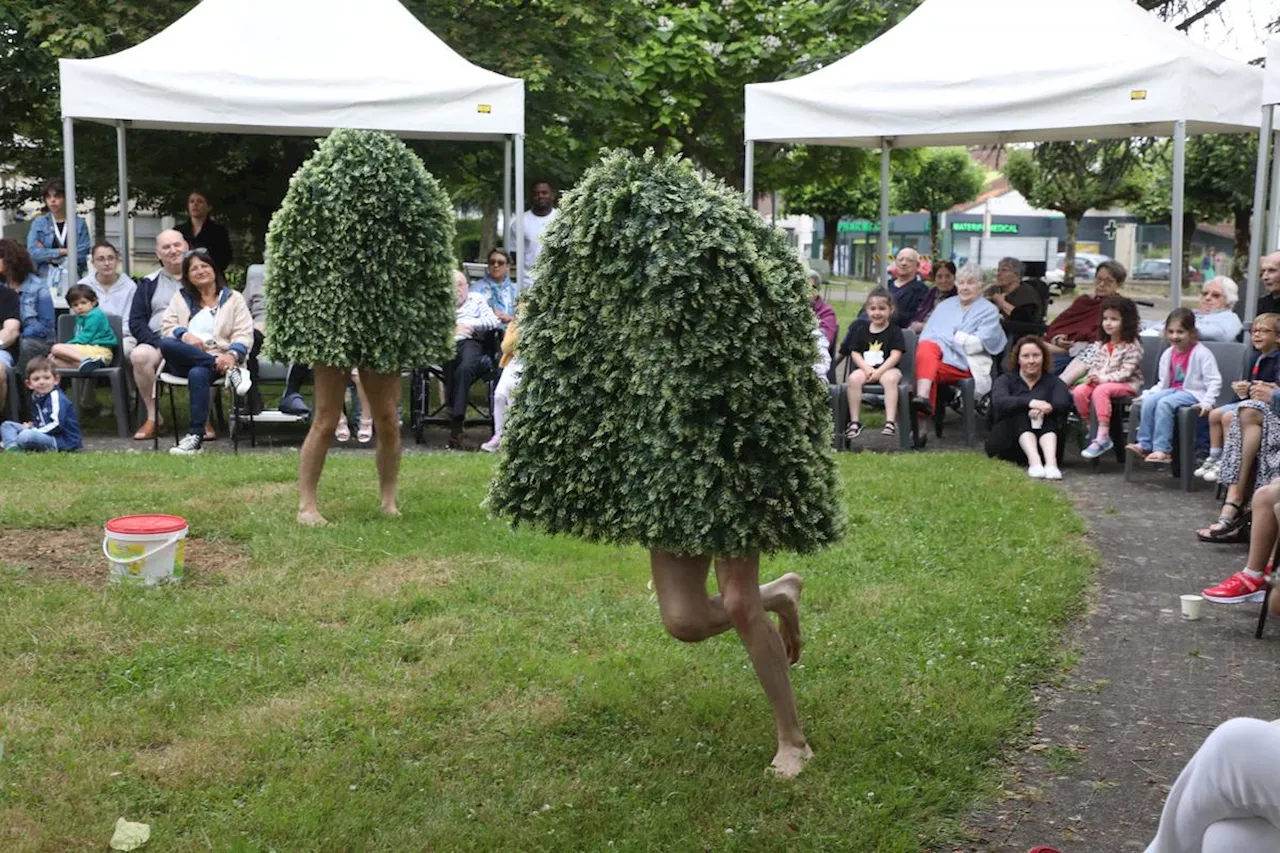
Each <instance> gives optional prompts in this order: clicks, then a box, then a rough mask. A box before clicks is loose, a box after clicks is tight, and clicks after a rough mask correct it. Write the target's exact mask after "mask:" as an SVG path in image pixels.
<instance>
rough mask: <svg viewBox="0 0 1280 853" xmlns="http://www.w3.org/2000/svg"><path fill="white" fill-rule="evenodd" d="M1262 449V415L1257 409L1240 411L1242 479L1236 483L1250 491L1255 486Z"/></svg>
mask: <svg viewBox="0 0 1280 853" xmlns="http://www.w3.org/2000/svg"><path fill="white" fill-rule="evenodd" d="M1260 447H1262V413H1261V412H1259V411H1258V410H1257V409H1248V408H1246V409H1241V410H1240V479H1239V480H1237V481H1236V482H1237V483H1239V484H1240V485H1241V487H1243V488H1245V489H1248V488H1249V486H1250V485H1252V484H1253V472H1254V463H1256V462H1257V461H1258V449H1259V448H1260Z"/></svg>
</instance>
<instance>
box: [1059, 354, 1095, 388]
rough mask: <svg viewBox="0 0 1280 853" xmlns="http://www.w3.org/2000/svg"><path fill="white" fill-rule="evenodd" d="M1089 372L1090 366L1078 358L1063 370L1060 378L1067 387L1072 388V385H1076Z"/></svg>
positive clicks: (1072, 360)
mask: <svg viewBox="0 0 1280 853" xmlns="http://www.w3.org/2000/svg"><path fill="white" fill-rule="evenodd" d="M1088 372H1089V365H1087V364H1085V363H1084V362H1083V361H1081V360H1080V359H1078V358H1073V359H1071V361H1070V362H1068V363H1067V366H1066V367H1064V368H1063V369H1062V373H1061V374H1060V378H1061V379H1062V381H1063V382H1064V383H1066V386H1067V387H1068V388H1070V387H1071V386H1072V385H1074V384H1076V382H1078V381H1080V377H1082V376H1084V375H1085V374H1086V373H1088Z"/></svg>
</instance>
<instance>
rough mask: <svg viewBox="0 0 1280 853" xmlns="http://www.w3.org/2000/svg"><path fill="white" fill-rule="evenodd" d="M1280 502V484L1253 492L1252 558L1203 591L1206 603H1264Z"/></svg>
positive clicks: (1279, 528)
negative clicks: (1279, 503) (1240, 567)
mask: <svg viewBox="0 0 1280 853" xmlns="http://www.w3.org/2000/svg"><path fill="white" fill-rule="evenodd" d="M1278 501H1280V481H1274V480H1273V481H1272V482H1270V483H1268V484H1267V485H1265V486H1259V487H1258V488H1257V489H1256V490H1255V491H1254V493H1253V500H1251V501H1250V502H1249V503H1250V512H1249V514H1250V515H1251V517H1252V523H1251V524H1250V526H1249V555H1248V557H1247V558H1246V559H1245V566H1244V568H1243V569H1242V570H1240V571H1238V572H1236V573H1235V574H1233V575H1231V576H1230V577H1228V578H1227V579H1226V580H1224V581H1222V582H1221V583H1219V584H1215V585H1214V586H1211V587H1208V588H1206V589H1205V590H1203V591H1202V592H1201V595H1203V596H1204V597H1205V600H1206V601H1211V602H1213V603H1214V604H1240V603H1242V602H1249V601H1262V600H1263V599H1264V598H1265V597H1266V594H1267V584H1268V583H1269V582H1270V579H1271V570H1272V565H1271V556H1272V554H1273V553H1274V552H1275V547H1276V536H1277V535H1280V525H1277V523H1276V503H1277V502H1278ZM1271 601H1272V604H1273V607H1274V605H1275V604H1276V603H1277V602H1280V595H1277V596H1274V597H1273V598H1272V599H1271Z"/></svg>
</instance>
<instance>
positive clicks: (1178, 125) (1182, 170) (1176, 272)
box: [1169, 121, 1190, 308]
mask: <svg viewBox="0 0 1280 853" xmlns="http://www.w3.org/2000/svg"><path fill="white" fill-rule="evenodd" d="M1186 168H1187V123H1186V122H1185V121H1177V122H1174V124H1173V206H1172V207H1173V209H1172V215H1171V217H1170V221H1169V226H1170V231H1171V232H1172V236H1173V239H1172V240H1171V241H1170V247H1169V260H1170V263H1169V301H1170V303H1171V306H1170V307H1171V308H1177V307H1178V306H1179V305H1181V304H1182V275H1183V273H1184V272H1185V271H1184V270H1183V268H1182V242H1183V239H1184V238H1187V239H1189V238H1190V235H1184V234H1183V233H1182V208H1183V183H1184V179H1185V177H1186Z"/></svg>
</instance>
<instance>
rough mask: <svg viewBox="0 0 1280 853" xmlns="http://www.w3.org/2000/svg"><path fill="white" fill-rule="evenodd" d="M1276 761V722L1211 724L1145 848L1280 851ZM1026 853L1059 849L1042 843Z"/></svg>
mask: <svg viewBox="0 0 1280 853" xmlns="http://www.w3.org/2000/svg"><path fill="white" fill-rule="evenodd" d="M1272 600H1273V601H1276V600H1277V599H1272ZM1278 761H1280V727H1277V725H1276V724H1275V723H1268V722H1266V721H1265V720H1255V719H1250V718H1247V717H1237V718H1235V719H1233V720H1227V721H1226V722H1225V723H1223V724H1222V725H1220V726H1218V727H1217V728H1216V729H1214V730H1213V731H1212V732H1210V733H1209V737H1207V738H1205V741H1204V743H1203V744H1201V745H1200V748H1199V749H1198V750H1196V754H1195V755H1193V756H1191V760H1190V761H1188V762H1187V766H1186V767H1184V768H1182V772H1181V773H1180V774H1178V779H1177V781H1176V782H1174V783H1173V787H1172V788H1171V789H1170V790H1169V796H1168V798H1166V799H1165V802H1164V810H1163V811H1162V812H1161V813H1160V823H1159V825H1158V826H1157V827H1156V837H1155V838H1153V839H1152V840H1151V843H1150V844H1149V845H1148V846H1147V850H1146V853H1272V851H1275V850H1280V776H1277V774H1276V772H1275V768H1276V762H1278ZM1031 853H1058V851H1057V850H1055V849H1054V848H1052V847H1045V846H1043V845H1041V846H1038V847H1033V848H1032V849H1031Z"/></svg>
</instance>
